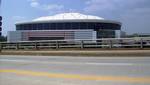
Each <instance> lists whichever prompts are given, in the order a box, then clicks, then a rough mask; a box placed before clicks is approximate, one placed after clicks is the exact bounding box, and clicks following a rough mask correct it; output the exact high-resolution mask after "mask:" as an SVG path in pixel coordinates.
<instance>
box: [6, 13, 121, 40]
mask: <svg viewBox="0 0 150 85" xmlns="http://www.w3.org/2000/svg"><path fill="white" fill-rule="evenodd" d="M116 30H121V23H120V22H118V21H113V20H105V19H104V18H101V17H98V16H92V15H84V14H80V13H62V14H56V15H54V16H46V17H39V18H37V19H34V20H32V21H28V22H19V23H16V31H9V32H8V42H18V41H36V40H78V39H92V40H94V39H100V38H115V36H116Z"/></svg>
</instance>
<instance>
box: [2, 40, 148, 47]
mask: <svg viewBox="0 0 150 85" xmlns="http://www.w3.org/2000/svg"><path fill="white" fill-rule="evenodd" d="M59 48H81V49H83V48H150V37H146V38H138V37H137V38H103V39H96V40H89V39H84V40H42V41H21V42H11V43H8V42H1V43H0V50H3V49H17V50H18V49H36V50H37V49H59Z"/></svg>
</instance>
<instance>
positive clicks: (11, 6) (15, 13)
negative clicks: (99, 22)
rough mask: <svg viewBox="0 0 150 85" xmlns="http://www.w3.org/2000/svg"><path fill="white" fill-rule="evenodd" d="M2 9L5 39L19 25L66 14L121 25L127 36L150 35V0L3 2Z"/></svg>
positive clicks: (11, 0)
mask: <svg viewBox="0 0 150 85" xmlns="http://www.w3.org/2000/svg"><path fill="white" fill-rule="evenodd" d="M0 9H1V11H0V14H1V15H2V16H3V26H2V29H3V31H2V33H3V35H7V31H14V30H15V23H16V22H23V21H30V20H32V19H35V18H38V17H41V16H51V15H54V14H58V13H64V12H79V13H83V14H88V15H95V16H99V17H103V18H105V19H109V20H117V21H120V22H121V23H122V30H123V31H125V32H127V34H132V33H150V0H2V2H1V8H0Z"/></svg>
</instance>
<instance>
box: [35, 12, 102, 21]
mask: <svg viewBox="0 0 150 85" xmlns="http://www.w3.org/2000/svg"><path fill="white" fill-rule="evenodd" d="M81 19H97V20H104V18H101V17H98V16H92V15H84V14H80V13H62V14H56V15H54V16H46V17H40V18H37V19H34V20H33V21H52V20H81Z"/></svg>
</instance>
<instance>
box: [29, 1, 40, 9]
mask: <svg viewBox="0 0 150 85" xmlns="http://www.w3.org/2000/svg"><path fill="white" fill-rule="evenodd" d="M30 6H31V7H35V8H37V7H38V6H39V3H38V2H31V3H30Z"/></svg>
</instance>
